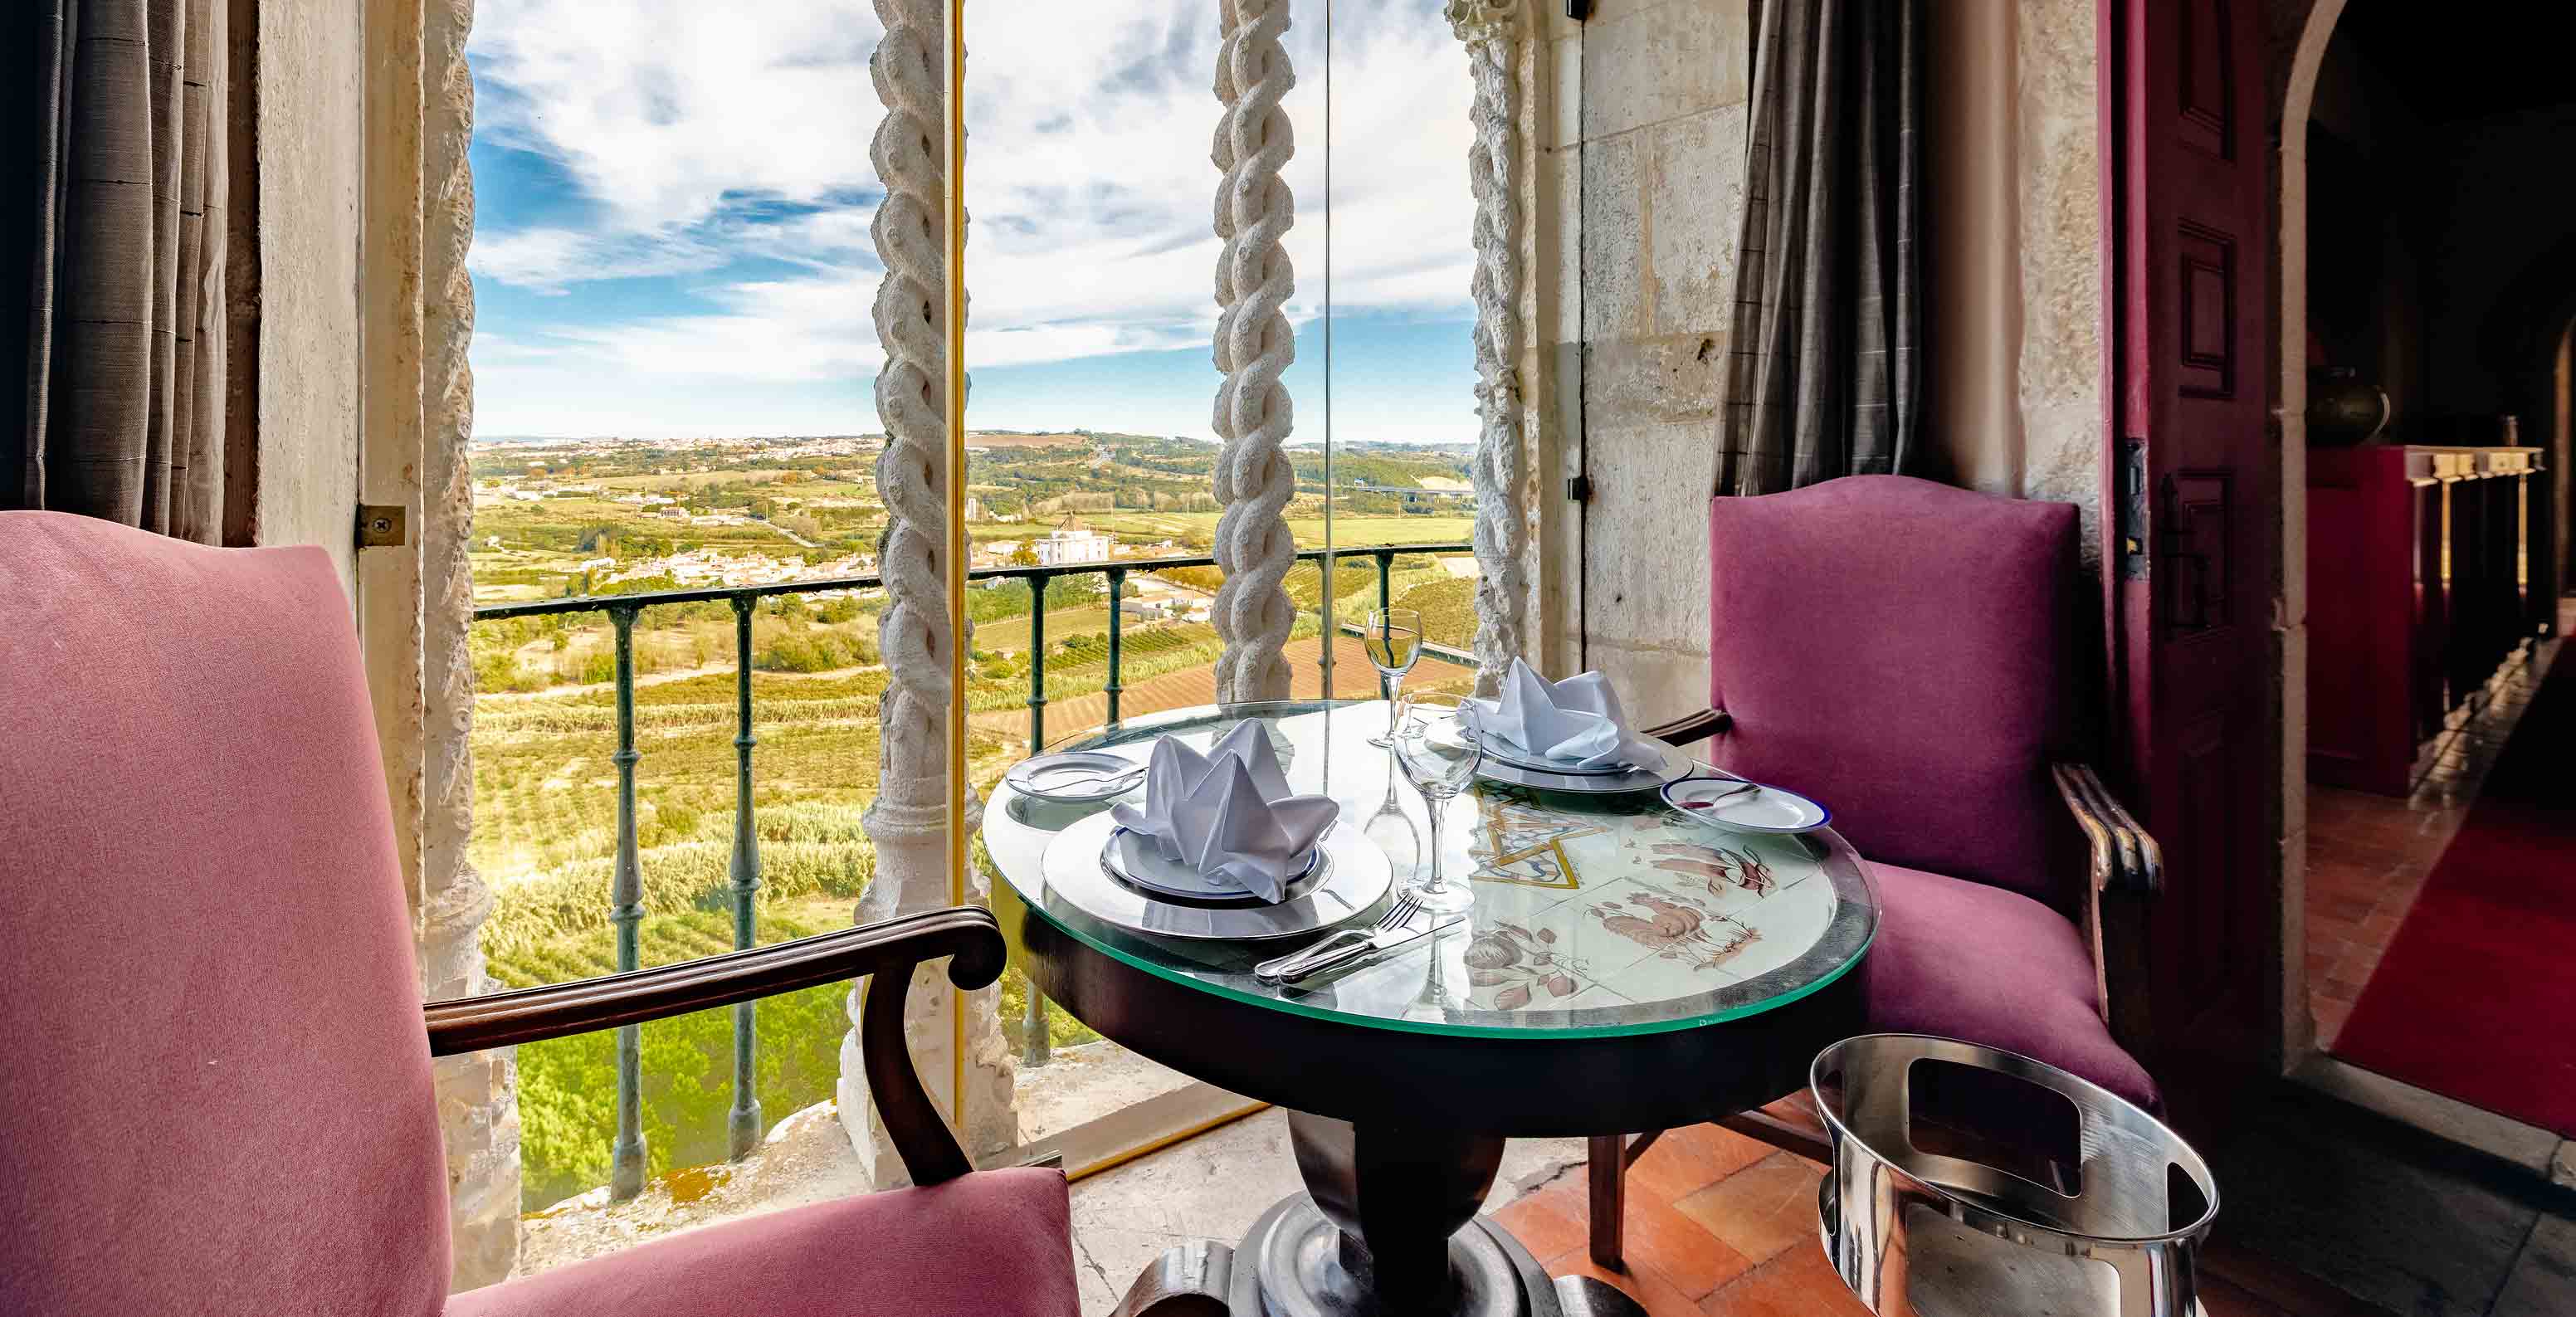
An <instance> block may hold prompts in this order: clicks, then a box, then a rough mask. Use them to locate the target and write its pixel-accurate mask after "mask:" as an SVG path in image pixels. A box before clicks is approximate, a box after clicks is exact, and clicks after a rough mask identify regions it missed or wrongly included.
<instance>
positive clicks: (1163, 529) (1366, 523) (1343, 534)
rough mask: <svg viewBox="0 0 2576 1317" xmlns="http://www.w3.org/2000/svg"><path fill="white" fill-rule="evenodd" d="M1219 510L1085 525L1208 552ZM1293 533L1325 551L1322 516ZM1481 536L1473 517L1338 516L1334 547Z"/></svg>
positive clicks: (1099, 517) (1108, 517) (1291, 521)
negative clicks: (1176, 543) (1476, 534)
mask: <svg viewBox="0 0 2576 1317" xmlns="http://www.w3.org/2000/svg"><path fill="white" fill-rule="evenodd" d="M1221 515H1222V514H1220V513H1215V512H1086V513H1083V514H1081V518H1080V520H1081V524H1083V525H1085V526H1088V527H1090V528H1092V529H1093V530H1099V531H1106V532H1108V533H1110V534H1112V535H1118V536H1122V537H1125V538H1128V539H1142V540H1152V539H1171V540H1177V541H1179V542H1180V543H1182V544H1185V545H1189V546H1191V547H1192V549H1193V551H1194V552H1199V553H1204V552H1206V551H1207V546H1209V545H1212V544H1214V543H1216V524H1217V519H1218V517H1219V516H1221ZM1288 531H1289V533H1290V534H1291V535H1293V536H1295V537H1296V540H1297V546H1298V547H1299V548H1301V549H1320V548H1322V547H1324V519H1323V518H1322V517H1321V516H1312V517H1290V518H1288ZM1475 533H1476V519H1475V518H1474V517H1472V516H1456V517H1446V516H1422V517H1348V516H1345V517H1335V518H1334V519H1333V543H1334V545H1335V546H1337V547H1341V548H1351V547H1365V546H1368V545H1374V544H1464V543H1466V542H1467V540H1468V538H1469V537H1471V536H1473V535H1474V534H1475Z"/></svg>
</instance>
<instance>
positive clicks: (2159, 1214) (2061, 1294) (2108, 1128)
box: [1808, 1034, 2218, 1317]
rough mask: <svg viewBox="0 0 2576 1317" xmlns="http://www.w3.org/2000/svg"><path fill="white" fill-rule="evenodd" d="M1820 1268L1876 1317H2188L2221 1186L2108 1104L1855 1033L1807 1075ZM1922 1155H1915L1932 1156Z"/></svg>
mask: <svg viewBox="0 0 2576 1317" xmlns="http://www.w3.org/2000/svg"><path fill="white" fill-rule="evenodd" d="M1808 1080H1809V1085H1810V1087H1811V1088H1812V1089H1813V1091H1814V1093H1815V1098H1816V1109H1817V1110H1818V1111H1819V1112H1821V1113H1822V1114H1823V1116H1824V1120H1825V1124H1826V1126H1827V1128H1828V1129H1829V1130H1831V1131H1832V1135H1833V1148H1834V1164H1833V1170H1832V1173H1831V1174H1829V1175H1827V1176H1826V1177H1825V1181H1824V1184H1823V1186H1822V1188H1821V1189H1820V1190H1819V1191H1818V1194H1817V1201H1816V1211H1817V1215H1818V1217H1819V1218H1820V1221H1821V1224H1822V1226H1823V1230H1824V1244H1825V1253H1826V1256H1828V1257H1830V1258H1832V1259H1833V1263H1834V1269H1835V1270H1836V1271H1838V1272H1840V1273H1842V1278H1843V1281H1844V1283H1846V1284H1848V1285H1850V1286H1851V1290H1852V1293H1854V1294H1856V1295H1858V1296H1860V1300H1861V1302H1863V1303H1866V1304H1868V1305H1869V1308H1870V1311H1872V1312H1874V1313H1877V1314H1878V1315H1879V1317H2043V1315H2044V1317H2079V1315H2080V1314H2094V1313H2101V1314H2116V1317H2191V1314H2193V1313H2194V1312H2195V1311H2196V1310H2197V1306H2196V1300H2195V1298H2194V1285H2193V1277H2192V1255H2193V1253H2194V1252H2195V1251H2196V1250H2197V1249H2198V1248H2199V1245H2200V1242H2201V1240H2202V1239H2204V1238H2206V1237H2207V1235H2208V1234H2209V1225H2210V1222H2211V1221H2212V1220H2214V1219H2215V1218H2216V1217H2217V1215H2218V1184H2217V1181H2216V1180H2215V1179H2213V1178H2212V1177H2211V1176H2210V1173H2209V1166H2208V1164H2207V1163H2205V1162H2203V1161H2202V1160H2201V1157H2200V1154H2199V1153H2197V1152H2194V1151H2193V1150H2192V1148H2191V1145H2189V1144H2187V1143H2185V1142H2183V1141H2182V1139H2181V1138H2180V1136H2178V1135H2176V1134H2175V1133H2174V1132H2173V1131H2172V1130H2170V1129H2168V1128H2166V1127H2165V1125H2164V1123H2163V1122H2162V1121H2159V1120H2157V1119H2156V1118H2155V1117H2153V1116H2151V1115H2148V1114H2147V1113H2146V1112H2145V1111H2142V1110H2140V1109H2139V1108H2138V1107H2137V1106H2135V1105H2134V1104H2132V1103H2129V1102H2127V1101H2124V1100H2122V1099H2121V1098H2119V1097H2117V1096H2115V1095H2113V1094H2112V1093H2111V1092H2110V1091H2108V1090H2106V1089H2104V1088H2102V1087H2100V1086H2098V1085H2095V1084H2092V1083H2089V1082H2087V1081H2085V1080H2083V1079H2079V1078H2077V1077H2076V1076H2074V1075H2071V1074H2068V1073H2067V1072H2065V1071H2063V1070H2060V1069H2058V1068H2056V1067H2055V1066H2050V1065H2044V1064H2041V1063H2040V1062H2037V1061H2034V1060H2031V1059H2030V1058H2029V1057H2026V1056H2020V1055H2016V1054H2014V1053H2011V1052H2005V1051H1998V1050H1996V1049H1994V1048H1991V1047H1978V1046H1974V1045H1972V1044H1968V1043H1962V1042H1956V1041H1953V1040H1951V1039H1947V1038H1932V1037H1927V1036H1924V1035H1920V1034H1865V1035H1862V1036H1860V1037H1857V1038H1850V1039H1846V1040H1844V1041H1842V1042H1840V1043H1836V1044H1835V1045H1833V1046H1832V1047H1829V1048H1826V1049H1825V1050H1824V1051H1823V1052H1822V1053H1820V1054H1819V1055H1818V1056H1817V1057H1816V1060H1815V1064H1814V1065H1813V1067H1811V1069H1810V1070H1809V1072H1808ZM1927 1149H1928V1150H1927Z"/></svg>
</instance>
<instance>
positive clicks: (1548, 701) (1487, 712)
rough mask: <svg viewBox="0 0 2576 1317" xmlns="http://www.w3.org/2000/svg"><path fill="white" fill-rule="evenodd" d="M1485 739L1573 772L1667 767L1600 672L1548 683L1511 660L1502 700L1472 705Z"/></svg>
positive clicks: (1479, 702) (1524, 664)
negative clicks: (1495, 738) (1635, 728)
mask: <svg viewBox="0 0 2576 1317" xmlns="http://www.w3.org/2000/svg"><path fill="white" fill-rule="evenodd" d="M1469 703H1470V704H1472V705H1474V706H1475V708H1476V710H1477V713H1478V717H1477V719H1476V727H1477V730H1478V734H1480V735H1495V734H1499V735H1500V736H1501V737H1502V738H1503V739H1504V740H1506V741H1509V742H1511V743H1512V744H1514V745H1517V746H1519V747H1520V748H1521V749H1523V750H1525V751H1527V752H1529V753H1530V754H1533V755H1536V756H1538V757H1540V758H1542V759H1548V760H1553V761H1556V762H1558V763H1562V764H1565V765H1567V766H1568V767H1572V768H1610V767H1615V766H1618V765H1628V766H1632V767H1651V766H1653V765H1656V764H1659V763H1661V762H1663V752H1662V751H1661V750H1659V749H1658V748H1656V746H1655V743H1654V742H1652V741H1649V740H1647V739H1645V738H1644V737H1642V736H1639V735H1637V734H1636V733H1635V732H1633V731H1631V730H1629V727H1628V720H1627V718H1626V717H1625V716H1624V715H1623V714H1621V713H1620V712H1619V695H1618V692H1616V691H1613V690H1611V689H1610V679H1609V678H1607V677H1604V676H1602V675H1601V674H1600V673H1598V672H1582V673H1577V674H1575V675H1574V676H1571V677H1568V678H1566V679H1565V680H1563V681H1549V680H1548V679H1547V678H1545V677H1542V676H1540V675H1538V673H1537V672H1535V671H1533V670H1532V669H1531V668H1530V665H1529V664H1528V662H1527V661H1525V660H1522V659H1517V658H1515V659H1513V660H1512V670H1511V675H1509V676H1507V677H1505V678H1504V679H1503V689H1502V698H1501V699H1499V700H1471V701H1469Z"/></svg>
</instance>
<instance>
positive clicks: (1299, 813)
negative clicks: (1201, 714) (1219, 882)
mask: <svg viewBox="0 0 2576 1317" xmlns="http://www.w3.org/2000/svg"><path fill="white" fill-rule="evenodd" d="M1341 810H1342V807H1341V806H1340V805H1339V804H1338V803H1336V802H1335V801H1334V800H1333V799H1332V797H1330V796H1300V795H1293V794H1291V793H1290V792H1289V790H1288V775H1287V774H1286V773H1284V772H1282V771H1280V768H1279V751H1278V748H1277V747H1276V746H1274V745H1273V744H1272V743H1271V740H1270V731H1269V729H1268V728H1266V727H1264V726H1263V725H1262V724H1260V723H1259V722H1255V721H1252V720H1249V719H1247V720H1246V721H1244V722H1242V723H1240V724H1238V725H1236V727H1235V729H1234V730H1233V731H1230V732H1228V733H1226V734H1225V736H1224V737H1223V738H1222V739H1220V740H1219V741H1218V742H1217V743H1216V745H1215V746H1214V747H1213V748H1212V749H1210V750H1209V751H1208V752H1207V753H1206V754H1204V755H1202V754H1200V753H1199V752H1198V751H1196V750H1193V749H1191V748H1189V747H1188V746H1186V745H1183V744H1182V743H1181V742H1180V739H1179V738H1177V737H1170V736H1167V737H1164V738H1163V739H1162V740H1160V741H1157V742H1155V743H1154V752H1153V754H1152V756H1151V757H1149V758H1148V759H1147V760H1146V766H1145V805H1144V808H1142V809H1138V808H1136V807H1135V806H1132V805H1119V806H1117V807H1115V808H1114V809H1112V810H1111V813H1112V814H1114V815H1115V816H1116V817H1117V819H1118V822H1119V823H1120V824H1121V825H1122V826H1124V827H1126V828H1128V829H1130V830H1132V831H1134V832H1136V833H1137V834H1139V835H1140V836H1142V837H1144V838H1146V839H1147V840H1148V841H1149V842H1150V843H1151V844H1152V845H1153V846H1154V848H1155V850H1156V851H1157V852H1159V853H1160V854H1161V855H1162V857H1163V858H1164V859H1166V860H1170V861H1172V862H1174V863H1176V864H1186V865H1189V866H1190V867H1191V868H1192V869H1194V870H1196V871H1197V872H1198V873H1199V874H1200V875H1201V876H1203V877H1211V878H1214V877H1222V878H1229V879H1232V880H1233V881H1235V882H1237V883H1240V884H1242V886H1243V888H1244V890H1245V891H1248V892H1250V893H1252V894H1253V895H1254V896H1257V897H1259V898H1260V899H1262V900H1264V901H1273V902H1275V901H1278V900H1281V899H1283V898H1284V897H1285V896H1286V894H1287V885H1288V880H1289V879H1291V878H1293V877H1295V876H1297V874H1298V873H1300V872H1301V871H1302V870H1303V868H1304V862H1305V858H1306V852H1308V851H1310V850H1312V849H1314V846H1315V843H1316V841H1317V840H1318V839H1320V838H1321V837H1322V836H1323V835H1324V830H1325V829H1326V828H1329V827H1331V826H1333V820H1334V819H1335V818H1336V817H1338V816H1339V815H1340V814H1341Z"/></svg>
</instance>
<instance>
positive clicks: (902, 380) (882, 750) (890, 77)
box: [839, 0, 1019, 1187]
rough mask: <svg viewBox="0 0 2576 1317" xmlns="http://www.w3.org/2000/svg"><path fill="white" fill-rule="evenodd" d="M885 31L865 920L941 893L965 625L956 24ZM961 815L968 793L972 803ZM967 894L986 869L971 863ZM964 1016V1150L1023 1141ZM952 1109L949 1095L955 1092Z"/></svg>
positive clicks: (935, 1038) (936, 10)
mask: <svg viewBox="0 0 2576 1317" xmlns="http://www.w3.org/2000/svg"><path fill="white" fill-rule="evenodd" d="M876 9H877V17H878V19H879V20H880V21H882V22H883V23H884V24H885V39H884V40H883V41H882V42H880V43H879V44H878V46H877V49H876V53H875V55H873V56H871V57H870V59H869V61H868V72H869V73H870V75H871V76H872V78H873V80H874V82H875V84H876V92H877V100H878V102H879V103H880V104H882V105H883V106H884V107H885V119H884V120H883V121H882V122H881V123H880V124H879V125H878V126H877V135H876V140H875V141H874V142H873V143H872V144H871V145H870V147H869V150H868V156H869V159H870V160H872V161H873V162H874V163H875V165H876V171H877V178H878V180H879V181H880V182H881V183H882V184H883V185H884V187H885V193H886V194H885V200H884V201H883V202H882V203H881V204H880V205H879V206H878V207H877V214H876V219H875V221H874V222H873V224H872V225H871V226H870V228H869V234H870V236H871V237H873V238H874V239H875V241H876V249H877V257H878V259H879V260H880V261H882V262H883V263H884V265H885V276H884V278H883V279H882V280H881V281H880V282H879V283H878V285H877V297H876V305H875V307H874V313H875V319H876V330H877V340H878V343H879V344H880V345H881V346H882V347H883V348H884V351H885V364H884V366H883V367H881V368H880V369H879V370H878V372H877V382H876V394H877V418H878V420H879V422H880V423H881V424H882V425H884V427H885V435H886V443H885V451H884V452H883V453H882V454H881V455H880V456H879V457H878V458H877V493H878V496H879V497H881V498H882V499H884V500H885V507H886V528H885V535H884V537H883V538H882V539H881V540H880V541H879V542H878V546H877V571H878V574H879V575H880V576H881V577H882V578H883V579H884V581H885V588H886V608H885V612H884V613H883V614H882V615H881V616H880V618H879V620H878V622H877V642H878V644H879V646H880V648H881V650H882V652H883V653H884V655H885V663H886V670H887V675H888V678H889V684H888V685H887V687H886V691H885V694H884V695H882V696H881V697H879V702H878V712H877V718H878V727H879V731H880V741H879V745H878V752H877V798H876V801H875V803H873V804H871V805H870V806H869V807H868V813H867V820H866V821H867V829H868V836H869V838H870V839H871V840H872V841H874V842H875V844H876V850H877V871H876V877H875V878H874V879H873V880H872V881H871V882H870V883H869V885H868V890H867V892H866V893H865V894H864V895H863V896H861V897H860V900H859V908H858V919H859V921H860V922H862V923H872V922H875V921H877V920H880V919H887V918H892V917H893V916H896V915H900V914H910V913H912V912H914V911H918V910H932V909H937V908H939V907H941V906H944V905H946V904H948V896H949V890H948V829H949V828H950V827H951V826H957V827H964V826H966V820H965V819H956V820H952V819H951V818H950V817H949V813H948V808H949V796H948V719H949V718H950V717H951V716H952V715H953V716H957V717H963V716H964V713H963V710H962V709H959V708H958V707H957V704H958V691H957V690H956V687H955V683H954V682H953V681H952V680H951V669H950V662H951V660H952V658H953V656H954V655H955V653H956V647H957V646H958V645H959V644H961V643H966V642H967V641H969V640H971V635H972V633H971V632H970V633H969V635H968V636H964V637H960V636H957V635H955V634H954V633H953V629H952V628H951V626H950V624H949V616H948V535H947V528H948V480H949V472H948V292H947V289H948V277H949V269H948V223H947V201H946V187H947V165H946V161H947V152H946V141H947V132H948V128H947V115H946V110H945V106H946V94H947V77H946V69H947V66H948V59H947V37H946V33H945V27H944V22H945V9H944V4H943V0H876ZM968 814H969V816H970V817H971V816H972V814H973V810H972V809H971V807H970V809H969V811H968ZM968 877H969V891H968V893H967V899H968V900H970V901H974V900H980V899H981V898H982V896H983V895H984V893H985V891H986V890H987V889H986V888H985V885H984V884H983V883H982V882H981V881H979V876H978V875H975V874H972V873H970V874H969V876H968ZM864 991H865V986H864V985H861V986H860V987H859V988H857V989H854V990H853V991H852V993H851V994H850V1000H849V1016H850V1024H851V1028H850V1031H849V1032H848V1033H847V1034H845V1035H843V1037H842V1040H841V1082H840V1088H839V1092H840V1108H841V1121H842V1125H843V1127H844V1128H845V1129H846V1130H848V1131H849V1135H850V1140H851V1143H852V1144H853V1146H855V1147H856V1149H857V1150H858V1153H859V1156H860V1158H861V1159H862V1160H863V1161H865V1162H867V1163H868V1165H869V1167H870V1170H871V1171H872V1173H873V1174H874V1176H875V1181H876V1183H877V1184H878V1185H879V1186H880V1187H883V1186H888V1185H892V1184H896V1183H900V1182H901V1180H902V1178H903V1167H902V1163H901V1161H900V1160H898V1159H897V1158H896V1157H895V1155H894V1151H893V1146H892V1144H890V1143H889V1142H888V1141H887V1140H886V1138H885V1133H884V1125H883V1123H882V1122H881V1121H880V1120H879V1119H878V1117H877V1116H876V1111H875V1108H874V1106H872V1105H871V1104H870V1103H869V1102H868V1099H867V1079H866V1075H865V1073H864V1071H863V1069H862V1068H861V1066H860V1063H859V1050H858V1029H857V1026H858V1016H859V1004H860V994H861V993H863V992H864ZM953 992H954V989H953V988H952V987H951V986H950V985H949V983H948V979H947V976H946V974H945V973H944V972H942V971H941V970H939V969H937V968H925V969H923V970H922V971H920V972H919V973H917V974H916V975H915V977H914V981H913V986H912V995H911V997H910V999H909V1018H908V1021H907V1028H906V1030H905V1035H906V1037H907V1039H908V1040H909V1041H910V1043H911V1045H912V1055H913V1064H914V1065H915V1066H917V1067H918V1068H919V1070H920V1072H921V1076H922V1079H923V1081H924V1082H925V1083H926V1084H927V1085H928V1086H929V1088H930V1091H931V1093H932V1095H933V1096H934V1097H937V1098H939V1099H940V1100H941V1104H942V1106H943V1107H945V1106H947V1105H948V1102H949V1100H950V1096H951V1092H952V1090H953V1088H954V1087H955V1079H954V1076H955V1075H956V1074H957V1063H956V1059H955V1057H956V1047H957V1041H958V1035H957V1033H956V1031H955V1029H954V1026H953V1025H952V1024H951V1019H950V1009H951V1008H950V1002H951V1000H952V994H953ZM962 1009H963V1010H964V1011H965V1012H966V1017H965V1018H966V1028H965V1031H964V1037H965V1043H966V1049H967V1054H968V1055H967V1062H968V1063H967V1065H966V1066H965V1069H964V1073H965V1076H966V1081H967V1093H966V1099H965V1103H964V1105H963V1108H962V1110H963V1114H964V1117H965V1120H964V1124H965V1128H964V1129H963V1130H961V1131H960V1133H961V1135H962V1136H963V1137H964V1139H965V1143H966V1151H967V1153H968V1155H969V1156H974V1157H983V1156H986V1155H990V1154H992V1153H996V1152H999V1151H1002V1150H1003V1149H1007V1148H1009V1147H1011V1146H1013V1145H1015V1144H1017V1143H1018V1142H1019V1128H1018V1122H1017V1120H1016V1119H1015V1117H1014V1115H1013V1112H1012V1109H1011V1080H1012V1070H1013V1067H1012V1063H1011V1058H1010V1054H1009V1049H1008V1048H1007V1047H1006V1046H1005V1045H1004V1042H1003V1039H1002V1032H1001V1022H1000V1013H999V1012H1000V995H999V993H998V991H997V990H996V989H991V988H988V989H985V990H984V991H982V992H978V993H971V994H968V996H967V998H966V1001H965V1002H964V1003H963V1007H962ZM952 1109H954V1108H952Z"/></svg>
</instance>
